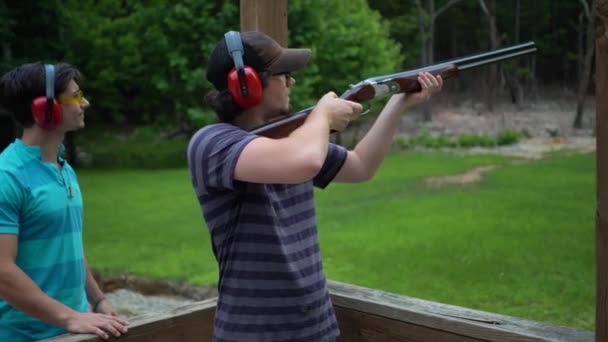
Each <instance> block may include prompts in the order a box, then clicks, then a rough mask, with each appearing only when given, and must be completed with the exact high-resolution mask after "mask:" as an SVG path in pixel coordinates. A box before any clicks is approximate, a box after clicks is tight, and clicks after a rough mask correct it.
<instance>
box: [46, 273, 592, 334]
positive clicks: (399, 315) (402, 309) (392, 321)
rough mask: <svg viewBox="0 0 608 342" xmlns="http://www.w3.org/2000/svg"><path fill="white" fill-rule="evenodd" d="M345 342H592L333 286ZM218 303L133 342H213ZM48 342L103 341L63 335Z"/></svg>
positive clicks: (153, 319)
mask: <svg viewBox="0 0 608 342" xmlns="http://www.w3.org/2000/svg"><path fill="white" fill-rule="evenodd" d="M329 290H330V293H331V296H332V301H333V303H334V307H335V309H336V314H337V317H338V322H339V325H340V331H341V335H340V337H339V339H338V341H344V342H398V341H408V342H414V341H419V342H435V341H458V342H464V341H467V342H471V341H496V342H498V341H500V342H503V341H564V342H565V341H568V342H591V341H593V340H594V334H593V332H590V331H585V330H579V329H573V328H568V327H562V326H557V325H553V324H548V323H544V322H537V321H531V320H525V319H521V318H515V317H510V316H504V315H498V314H494V313H489V312H483V311H478V310H471V309H467V308H462V307H458V306H453V305H446V304H440V303H436V302H431V301H426V300H421V299H416V298H411V297H407V296H402V295H397V294H393V293H387V292H384V291H379V290H373V289H368V288H364V287H359V286H354V285H350V284H344V283H339V282H333V281H330V282H329ZM215 305H216V299H210V300H205V301H201V302H196V303H193V304H189V305H185V306H183V307H180V308H178V309H175V310H172V311H170V312H167V313H163V314H154V315H148V316H141V317H136V318H134V319H131V320H130V323H131V324H130V327H129V333H128V334H126V335H124V336H123V337H121V338H120V339H118V340H119V341H128V342H135V341H137V342H143V341H146V342H161V341H167V342H173V341H175V342H190V341H192V342H194V341H196V342H200V341H211V334H212V329H213V315H214V312H215ZM45 341H46V342H51V341H52V342H76V341H78V342H82V341H102V340H101V339H99V338H97V337H94V336H91V335H63V336H59V337H55V338H52V339H48V340H45Z"/></svg>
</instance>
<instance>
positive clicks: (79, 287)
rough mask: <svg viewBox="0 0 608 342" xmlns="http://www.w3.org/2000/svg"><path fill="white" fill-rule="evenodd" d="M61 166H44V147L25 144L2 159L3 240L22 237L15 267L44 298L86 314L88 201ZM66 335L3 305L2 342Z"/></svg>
mask: <svg viewBox="0 0 608 342" xmlns="http://www.w3.org/2000/svg"><path fill="white" fill-rule="evenodd" d="M62 151H63V146H62V147H61V148H60V150H59V154H60V155H61V152H62ZM59 161H60V162H61V163H62V164H63V167H62V170H61V171H59V170H58V169H57V167H56V166H55V165H53V164H51V163H45V162H42V160H41V154H40V148H39V147H37V146H27V145H25V144H23V142H22V141H21V140H19V139H17V140H15V142H13V143H12V144H11V145H9V146H8V147H7V148H6V149H5V150H4V151H3V152H2V154H0V234H15V235H18V251H17V257H16V260H15V263H16V265H17V266H18V267H19V268H21V270H23V272H24V273H25V274H26V275H27V276H29V277H30V278H31V279H32V280H33V281H34V283H36V285H38V287H40V289H41V290H42V291H43V292H44V293H46V294H47V295H48V296H50V297H52V298H54V299H56V300H57V301H59V302H61V303H63V304H65V305H67V306H69V307H71V308H72V309H74V310H76V311H80V312H86V310H87V298H86V294H85V266H84V254H83V246H82V196H81V193H80V187H79V186H78V180H77V179H76V174H75V173H74V170H73V169H72V168H71V167H70V165H69V164H68V163H67V162H66V161H65V160H63V159H62V158H59ZM70 188H71V190H70ZM65 332H66V331H65V330H64V329H62V328H60V327H56V326H52V325H49V324H47V323H45V322H42V321H40V320H38V319H36V318H33V317H31V316H29V315H26V314H25V313H23V312H21V311H19V310H17V309H15V308H14V307H12V306H11V305H10V304H9V303H7V302H6V301H4V300H2V299H0V341H11V342H13V341H14V342H20V341H34V340H39V339H44V338H48V337H51V336H55V335H59V334H63V333H65Z"/></svg>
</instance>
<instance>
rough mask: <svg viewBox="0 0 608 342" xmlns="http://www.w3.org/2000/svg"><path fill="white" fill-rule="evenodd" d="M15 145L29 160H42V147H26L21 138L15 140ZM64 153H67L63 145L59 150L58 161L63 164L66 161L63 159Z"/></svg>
mask: <svg viewBox="0 0 608 342" xmlns="http://www.w3.org/2000/svg"><path fill="white" fill-rule="evenodd" d="M15 145H16V147H17V149H19V150H20V151H23V152H24V153H25V154H26V155H27V156H28V159H38V160H42V152H41V149H40V146H38V145H31V146H30V145H26V144H24V143H23V141H22V140H21V139H19V138H17V139H15ZM64 151H65V146H64V145H63V144H60V145H59V149H58V151H57V161H59V162H60V163H62V164H63V162H65V159H63V156H62V155H63V152H64Z"/></svg>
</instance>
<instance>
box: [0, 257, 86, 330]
mask: <svg viewBox="0 0 608 342" xmlns="http://www.w3.org/2000/svg"><path fill="white" fill-rule="evenodd" d="M0 297H2V298H3V299H4V300H6V301H7V302H8V303H9V304H10V305H12V306H13V307H15V308H17V309H19V310H21V311H23V312H25V313H26V314H28V315H30V316H33V317H36V318H38V319H40V320H42V321H45V322H47V323H50V324H53V325H56V326H60V327H64V328H65V324H66V321H67V320H68V318H69V316H70V315H72V314H73V313H74V310H72V309H71V308H69V307H67V306H66V305H64V304H62V303H60V302H59V301H57V300H55V299H53V298H51V297H49V296H47V295H46V294H45V293H44V292H42V290H41V289H40V288H39V287H38V286H37V285H36V284H35V283H34V282H33V281H32V279H31V278H30V277H28V275H27V274H25V273H24V272H23V271H22V270H21V269H20V268H19V267H18V266H17V265H15V264H14V263H8V262H7V263H2V264H1V265H0Z"/></svg>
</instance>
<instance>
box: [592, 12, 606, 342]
mask: <svg viewBox="0 0 608 342" xmlns="http://www.w3.org/2000/svg"><path fill="white" fill-rule="evenodd" d="M596 1H597V2H596V15H597V19H596V22H597V26H596V29H597V30H596V37H595V72H596V82H597V84H596V91H595V98H596V101H597V109H596V110H597V112H596V129H595V136H596V144H597V145H596V152H595V153H596V158H597V161H596V167H597V169H596V177H597V182H596V186H597V213H596V260H595V263H596V266H595V267H596V306H595V307H596V309H595V340H596V341H597V342H600V341H601V342H607V341H608V324H607V323H608V322H606V320H608V96H607V94H608V0H596Z"/></svg>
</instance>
